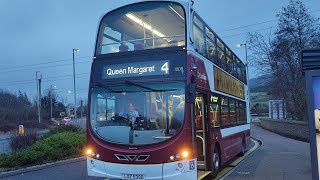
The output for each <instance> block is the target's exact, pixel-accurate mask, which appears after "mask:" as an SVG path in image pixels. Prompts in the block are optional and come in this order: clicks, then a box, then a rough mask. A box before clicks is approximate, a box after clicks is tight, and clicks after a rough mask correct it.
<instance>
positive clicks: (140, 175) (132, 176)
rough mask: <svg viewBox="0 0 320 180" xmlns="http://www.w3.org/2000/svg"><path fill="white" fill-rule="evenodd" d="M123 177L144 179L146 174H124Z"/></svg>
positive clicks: (135, 179) (136, 179)
mask: <svg viewBox="0 0 320 180" xmlns="http://www.w3.org/2000/svg"><path fill="white" fill-rule="evenodd" d="M122 179H130V180H132V179H134V180H144V174H122Z"/></svg>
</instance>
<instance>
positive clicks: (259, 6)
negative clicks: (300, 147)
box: [0, 0, 320, 102]
mask: <svg viewBox="0 0 320 180" xmlns="http://www.w3.org/2000/svg"><path fill="white" fill-rule="evenodd" d="M129 2H137V1H134V0H90V1H87V0H68V1H63V0H45V1H44V0H0V55H1V56H0V73H1V76H0V89H6V90H9V91H14V92H17V91H18V90H21V91H22V92H26V93H27V95H28V96H30V97H32V98H33V97H34V96H35V95H36V81H35V73H36V71H40V72H41V74H42V77H43V84H42V85H43V86H42V87H43V88H42V89H43V90H44V89H47V88H49V87H50V85H55V86H57V87H56V89H55V91H56V92H58V94H59V96H60V97H61V98H63V99H65V100H67V101H68V102H72V101H73V71H72V49H73V48H78V49H80V51H79V52H76V54H75V58H76V77H77V78H76V84H77V93H78V97H79V98H82V99H84V100H86V99H87V89H88V83H89V73H90V65H91V61H92V57H93V49H94V41H95V38H96V32H97V27H98V20H99V19H100V17H101V16H102V15H104V14H105V13H106V12H108V11H110V10H112V9H114V8H116V7H119V6H121V5H125V4H127V3H129ZM288 2H289V1H287V0H281V1H280V0H268V1H257V0H246V1H235V0H223V1H215V0H201V1H200V0H198V1H197V0H195V5H194V6H195V9H196V11H197V13H198V14H199V15H200V16H201V17H202V18H203V19H204V20H205V21H206V22H207V24H209V26H211V28H212V29H213V30H214V31H215V32H216V33H217V34H218V35H219V36H220V37H221V38H222V40H223V41H224V42H225V43H226V44H227V45H228V46H229V47H230V48H231V49H232V50H233V51H234V52H235V53H236V54H237V55H238V56H239V57H240V58H241V59H242V60H243V61H244V60H245V49H244V47H243V48H237V47H236V45H237V44H239V43H245V42H246V34H247V33H248V32H253V31H258V32H260V33H267V32H270V31H271V32H272V31H274V30H275V28H276V27H277V20H276V14H277V12H279V11H281V7H282V6H286V5H287V4H288ZM303 2H305V4H306V6H307V7H308V8H309V11H310V13H311V15H312V16H314V17H320V1H319V0H306V1H303ZM248 53H249V54H250V51H249V52H248ZM251 69H252V68H251ZM257 75H258V74H257V73H256V72H255V71H254V70H251V71H250V76H251V77H255V76H257ZM69 90H70V91H71V94H70V93H67V91H69Z"/></svg>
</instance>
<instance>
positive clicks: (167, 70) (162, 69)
mask: <svg viewBox="0 0 320 180" xmlns="http://www.w3.org/2000/svg"><path fill="white" fill-rule="evenodd" d="M161 71H164V72H165V73H166V74H168V73H169V64H168V62H166V63H164V64H163V65H162V66H161Z"/></svg>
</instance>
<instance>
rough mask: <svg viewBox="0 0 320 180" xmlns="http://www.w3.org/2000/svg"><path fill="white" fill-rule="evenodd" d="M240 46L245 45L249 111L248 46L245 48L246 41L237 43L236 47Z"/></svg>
mask: <svg viewBox="0 0 320 180" xmlns="http://www.w3.org/2000/svg"><path fill="white" fill-rule="evenodd" d="M241 46H244V47H245V50H246V65H245V66H246V71H247V74H246V75H247V85H248V98H249V103H248V106H249V111H250V85H249V81H250V78H249V64H248V48H247V43H244V44H238V45H237V47H241Z"/></svg>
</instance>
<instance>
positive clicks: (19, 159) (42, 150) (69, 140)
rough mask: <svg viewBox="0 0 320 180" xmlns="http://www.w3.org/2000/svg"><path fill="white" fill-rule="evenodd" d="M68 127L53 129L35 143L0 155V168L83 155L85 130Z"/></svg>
mask: <svg viewBox="0 0 320 180" xmlns="http://www.w3.org/2000/svg"><path fill="white" fill-rule="evenodd" d="M67 129H68V127H64V128H56V129H53V130H51V131H50V132H49V133H48V134H47V135H45V136H44V137H43V139H41V140H39V141H38V142H36V143H35V144H33V145H31V146H29V147H27V148H25V149H23V150H20V151H16V152H13V153H10V154H1V155H0V168H13V167H22V166H28V165H33V164H40V163H44V162H50V161H56V160H61V159H66V158H68V157H77V156H81V155H82V151H83V147H84V145H85V143H86V136H85V132H84V131H83V130H80V129H79V128H73V130H75V129H78V130H75V131H70V129H69V130H67Z"/></svg>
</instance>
